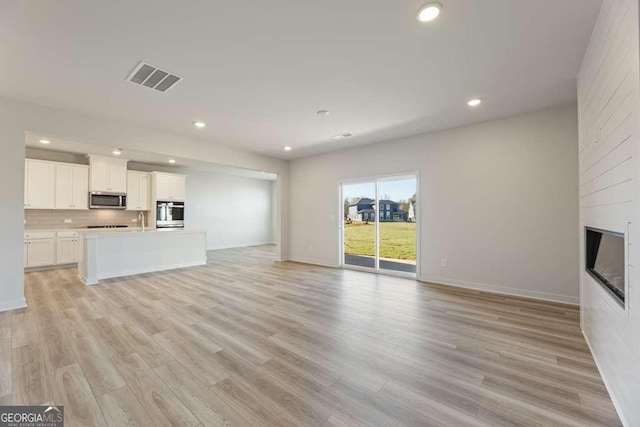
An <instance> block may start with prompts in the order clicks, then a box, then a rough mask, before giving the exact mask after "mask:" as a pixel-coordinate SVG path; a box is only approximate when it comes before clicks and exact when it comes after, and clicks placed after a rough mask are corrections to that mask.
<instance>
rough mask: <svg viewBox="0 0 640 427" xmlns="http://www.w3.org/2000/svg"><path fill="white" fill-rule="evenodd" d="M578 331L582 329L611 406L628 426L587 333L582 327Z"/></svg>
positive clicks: (623, 423)
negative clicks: (611, 403)
mask: <svg viewBox="0 0 640 427" xmlns="http://www.w3.org/2000/svg"><path fill="white" fill-rule="evenodd" d="M580 331H582V336H583V337H584V340H585V341H586V342H587V347H589V351H590V352H591V356H592V357H593V361H594V362H596V368H598V372H599V373H600V376H601V377H602V382H604V386H605V387H606V389H607V391H608V392H609V397H610V398H611V402H613V407H614V408H616V412H617V413H618V417H620V421H622V425H624V426H630V425H631V424H629V423H628V422H627V420H626V419H625V418H624V415H623V414H622V411H621V410H620V403H619V402H618V399H616V395H615V394H614V393H613V389H612V388H611V387H610V386H609V384H610V383H609V380H608V379H607V376H606V375H605V373H604V371H603V370H602V368H601V367H600V362H599V361H598V356H596V354H595V353H594V352H593V347H591V342H589V337H588V336H587V334H585V333H584V329H582V328H580Z"/></svg>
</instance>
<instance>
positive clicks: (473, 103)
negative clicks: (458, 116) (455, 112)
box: [467, 98, 482, 107]
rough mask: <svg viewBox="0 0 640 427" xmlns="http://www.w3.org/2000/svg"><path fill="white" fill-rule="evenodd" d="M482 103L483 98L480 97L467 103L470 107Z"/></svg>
mask: <svg viewBox="0 0 640 427" xmlns="http://www.w3.org/2000/svg"><path fill="white" fill-rule="evenodd" d="M480 104H482V99H480V98H474V99H472V100H471V101H469V102H467V105H468V106H469V107H477V106H478V105H480Z"/></svg>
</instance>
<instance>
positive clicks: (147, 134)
mask: <svg viewBox="0 0 640 427" xmlns="http://www.w3.org/2000/svg"><path fill="white" fill-rule="evenodd" d="M28 131H30V132H34V133H37V134H43V135H51V136H52V137H57V138H64V139H69V140H72V141H78V142H83V143H89V144H97V145H110V146H117V147H121V148H123V149H125V150H139V151H143V152H144V151H148V152H154V153H160V154H165V155H167V156H172V157H173V156H176V157H181V158H186V159H195V160H200V161H205V162H212V163H217V164H221V165H227V166H236V167H240V168H245V169H253V170H261V171H266V172H271V173H275V174H277V175H278V180H277V184H276V188H277V204H278V206H277V212H278V219H277V221H276V226H277V230H276V240H277V242H278V250H279V252H280V257H282V258H286V257H287V245H288V237H287V231H288V230H287V227H286V224H287V218H286V216H287V213H288V212H287V209H286V207H287V203H288V202H287V200H288V198H287V194H286V190H287V184H286V183H287V182H288V177H287V174H288V164H287V162H286V161H283V160H278V159H273V158H269V157H265V156H260V155H257V154H253V153H249V152H247V151H243V150H238V149H235V148H232V147H228V146H224V145H221V144H215V143H212V142H210V141H205V140H200V139H197V138H195V137H194V138H187V137H184V136H181V135H174V134H170V133H168V132H163V131H159V130H157V129H150V128H147V127H143V126H139V125H135V124H132V123H128V122H122V121H111V120H105V119H100V118H96V117H90V116H85V115H82V114H74V113H69V112H65V111H61V110H56V109H52V108H46V107H42V106H38V105H35V104H31V103H27V102H22V101H16V100H13V99H10V98H2V97H0V147H1V148H2V160H3V165H2V168H0V179H1V180H2V181H1V182H3V183H4V184H5V185H4V189H3V197H2V202H1V203H2V213H3V216H2V221H0V260H1V261H0V262H1V263H2V264H1V265H0V310H5V309H10V308H16V307H21V306H23V305H24V292H23V270H22V257H23V236H22V231H23V227H24V224H23V215H24V212H23V204H24V201H23V196H24V192H23V188H24V155H25V147H24V143H25V132H28Z"/></svg>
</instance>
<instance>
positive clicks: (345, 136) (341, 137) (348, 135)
mask: <svg viewBox="0 0 640 427" xmlns="http://www.w3.org/2000/svg"><path fill="white" fill-rule="evenodd" d="M352 136H353V134H352V133H351V132H345V133H341V134H338V135H333V136H332V138H333V139H345V138H350V137H352Z"/></svg>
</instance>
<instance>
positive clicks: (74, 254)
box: [56, 237, 78, 264]
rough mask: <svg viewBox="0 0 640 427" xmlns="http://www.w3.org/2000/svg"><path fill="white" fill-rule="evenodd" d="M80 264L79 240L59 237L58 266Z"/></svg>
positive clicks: (57, 242) (57, 240) (57, 248)
mask: <svg viewBox="0 0 640 427" xmlns="http://www.w3.org/2000/svg"><path fill="white" fill-rule="evenodd" d="M77 262H78V238H77V237H58V238H57V239H56V264H75V263H77Z"/></svg>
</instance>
